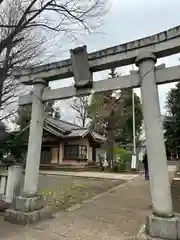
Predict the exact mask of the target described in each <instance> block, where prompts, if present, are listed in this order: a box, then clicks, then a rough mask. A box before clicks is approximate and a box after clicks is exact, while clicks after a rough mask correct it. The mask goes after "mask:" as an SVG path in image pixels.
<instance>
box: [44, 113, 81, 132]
mask: <svg viewBox="0 0 180 240" xmlns="http://www.w3.org/2000/svg"><path fill="white" fill-rule="evenodd" d="M44 121H45V122H48V123H49V124H51V125H53V126H54V127H56V128H58V129H59V130H60V131H62V132H67V131H71V130H73V129H78V128H80V127H79V126H78V125H75V124H72V123H69V122H65V121H62V120H59V119H55V118H52V117H45V118H44Z"/></svg>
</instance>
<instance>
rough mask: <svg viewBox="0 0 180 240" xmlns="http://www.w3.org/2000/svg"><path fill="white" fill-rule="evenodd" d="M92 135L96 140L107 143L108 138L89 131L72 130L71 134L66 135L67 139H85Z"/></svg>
mask: <svg viewBox="0 0 180 240" xmlns="http://www.w3.org/2000/svg"><path fill="white" fill-rule="evenodd" d="M88 134H90V135H91V136H92V137H93V138H94V139H95V140H99V141H103V142H105V141H106V138H105V137H104V136H102V135H100V134H98V133H96V132H93V131H90V130H89V129H75V130H72V131H71V133H69V134H68V135H66V137H85V136H86V135H88Z"/></svg>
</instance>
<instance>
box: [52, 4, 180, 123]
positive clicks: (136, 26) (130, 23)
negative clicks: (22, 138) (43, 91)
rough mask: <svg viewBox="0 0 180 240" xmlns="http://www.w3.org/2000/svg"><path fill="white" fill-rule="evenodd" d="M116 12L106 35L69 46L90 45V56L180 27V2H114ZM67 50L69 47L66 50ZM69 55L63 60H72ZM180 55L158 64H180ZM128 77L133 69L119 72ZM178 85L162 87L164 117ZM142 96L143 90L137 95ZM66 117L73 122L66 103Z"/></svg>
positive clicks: (100, 76) (111, 13)
mask: <svg viewBox="0 0 180 240" xmlns="http://www.w3.org/2000/svg"><path fill="white" fill-rule="evenodd" d="M111 1H112V8H111V9H110V11H109V13H108V14H107V16H106V20H105V21H104V25H103V26H102V27H101V28H100V29H98V31H99V32H101V33H102V34H94V35H91V36H87V37H81V38H79V40H78V41H76V42H74V43H72V44H71V45H68V47H69V48H74V47H77V46H80V45H84V44H85V45H87V49H88V52H91V51H95V50H100V49H102V48H108V47H111V46H114V45H118V44H121V43H125V42H127V41H131V40H135V39H138V38H142V37H146V36H148V35H151V34H155V33H157V32H160V31H163V30H166V29H168V28H171V27H174V26H176V25H179V24H180V14H179V9H180V0H126V1H124V0H111ZM65 47H67V46H65ZM68 54H69V53H68V52H67V53H65V54H64V55H63V57H68ZM179 57H180V55H174V56H171V57H167V58H163V59H160V60H159V61H158V63H165V64H166V66H173V65H178V64H179ZM118 71H119V72H122V73H128V71H129V67H126V68H122V69H119V70H118ZM104 77H107V72H100V73H98V74H95V79H99V80H100V79H103V78H104ZM69 84H72V80H65V81H64V80H61V81H58V82H56V83H53V84H52V87H53V88H57V87H62V86H65V85H69ZM173 86H174V84H166V85H163V86H160V87H159V97H160V105H161V111H162V112H163V113H164V112H165V110H164V103H165V98H166V94H167V92H168V91H169V89H170V88H172V87H173ZM136 92H137V93H138V94H140V92H139V90H137V91H136ZM61 106H62V107H63V109H62V110H63V114H65V116H66V118H68V119H71V116H70V111H68V110H67V108H66V104H65V103H62V104H61Z"/></svg>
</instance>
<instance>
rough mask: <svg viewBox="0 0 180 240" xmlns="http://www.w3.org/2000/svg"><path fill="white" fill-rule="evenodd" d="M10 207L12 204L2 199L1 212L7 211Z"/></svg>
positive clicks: (0, 201)
mask: <svg viewBox="0 0 180 240" xmlns="http://www.w3.org/2000/svg"><path fill="white" fill-rule="evenodd" d="M9 207H10V204H9V203H7V202H5V201H3V200H0V212H5V211H6V209H8V208H9Z"/></svg>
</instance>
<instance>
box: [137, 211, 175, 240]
mask: <svg viewBox="0 0 180 240" xmlns="http://www.w3.org/2000/svg"><path fill="white" fill-rule="evenodd" d="M137 239H138V240H162V239H163V240H165V239H167V240H178V239H180V216H179V215H175V216H174V217H172V218H163V217H157V216H154V215H151V216H149V217H147V223H146V225H144V226H143V227H142V228H141V230H140V232H139V234H138V237H137Z"/></svg>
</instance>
